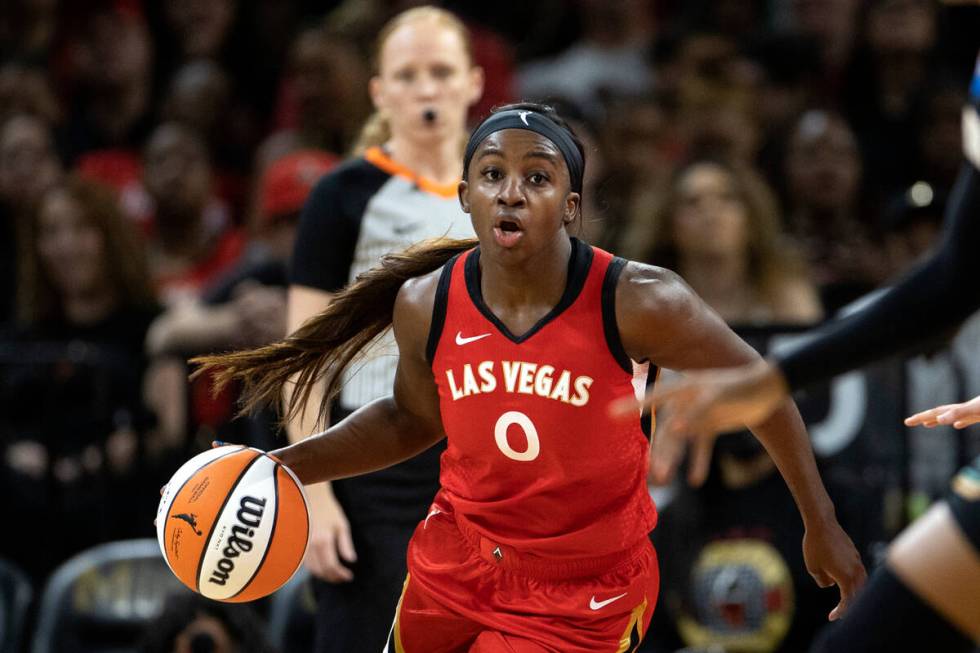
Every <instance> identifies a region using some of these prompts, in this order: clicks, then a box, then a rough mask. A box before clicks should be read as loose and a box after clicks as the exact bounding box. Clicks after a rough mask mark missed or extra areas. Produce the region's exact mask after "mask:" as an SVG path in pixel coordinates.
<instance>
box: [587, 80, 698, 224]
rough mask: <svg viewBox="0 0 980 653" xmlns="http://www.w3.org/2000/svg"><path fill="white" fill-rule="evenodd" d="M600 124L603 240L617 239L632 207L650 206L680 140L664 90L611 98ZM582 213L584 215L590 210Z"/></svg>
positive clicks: (671, 165) (678, 153) (678, 152)
mask: <svg viewBox="0 0 980 653" xmlns="http://www.w3.org/2000/svg"><path fill="white" fill-rule="evenodd" d="M599 124H600V125H601V127H600V133H601V138H600V140H601V143H602V147H603V150H604V154H605V157H604V162H605V174H604V179H603V180H602V182H601V183H602V188H603V189H604V191H605V192H604V196H603V199H605V201H606V206H605V207H604V208H605V220H606V222H607V224H606V227H605V231H606V235H607V236H606V237H607V238H608V242H613V243H617V242H620V241H621V239H622V238H623V234H624V230H625V229H627V228H628V223H629V217H630V215H632V214H633V213H634V211H636V210H639V209H638V208H634V207H639V206H649V203H650V201H651V198H650V196H649V194H650V190H651V189H655V188H660V187H662V186H663V185H664V184H665V183H666V182H667V178H668V177H669V175H670V172H671V170H673V168H674V165H675V162H676V159H677V157H679V156H681V154H682V151H683V148H684V143H683V142H682V140H681V138H680V137H679V135H678V134H677V130H675V129H673V125H674V106H673V102H672V100H671V99H670V98H669V97H668V96H667V95H666V94H664V93H647V94H644V95H640V96H625V97H617V98H614V99H613V100H612V101H611V102H610V105H609V108H608V119H607V120H605V121H603V122H601V123H599ZM589 165H590V166H591V165H592V161H591V159H590V160H589ZM583 215H584V216H585V217H586V219H588V217H589V213H583Z"/></svg>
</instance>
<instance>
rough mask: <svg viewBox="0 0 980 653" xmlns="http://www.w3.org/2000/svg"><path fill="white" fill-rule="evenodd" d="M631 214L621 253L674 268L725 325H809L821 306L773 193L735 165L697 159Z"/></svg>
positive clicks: (817, 314) (759, 179) (818, 316)
mask: <svg viewBox="0 0 980 653" xmlns="http://www.w3.org/2000/svg"><path fill="white" fill-rule="evenodd" d="M659 199H660V201H659V204H656V205H654V206H653V208H652V210H651V209H648V210H647V211H645V212H641V213H639V214H637V215H636V216H634V221H633V224H632V225H631V229H630V231H629V232H628V233H627V234H626V239H625V240H624V241H623V243H622V244H621V247H620V249H621V251H622V252H623V253H624V255H627V256H630V257H631V258H632V257H634V256H639V260H642V261H646V262H649V263H653V264H656V265H662V266H664V267H667V268H670V269H672V270H676V271H677V272H678V273H679V274H680V275H681V276H682V277H683V278H684V280H685V281H687V283H689V284H690V285H691V287H692V288H694V290H695V291H696V292H697V293H698V295H699V296H701V297H702V298H704V300H705V301H706V302H707V303H708V304H709V305H710V306H711V307H712V308H714V309H715V310H716V311H717V312H718V313H719V314H720V315H721V316H722V317H723V318H724V319H725V320H726V321H727V322H728V323H729V324H732V325H739V326H746V325H751V324H808V323H813V322H816V321H818V320H819V319H820V317H821V314H822V311H821V309H820V304H819V300H818V298H817V295H816V291H815V288H814V287H813V285H812V284H811V282H810V281H809V279H808V278H807V276H806V273H805V268H804V266H803V265H802V262H801V261H800V260H799V259H798V258H797V256H796V255H795V251H794V249H793V246H792V244H791V242H790V241H789V240H787V239H786V238H785V237H784V236H783V235H782V233H781V229H780V225H779V214H778V209H777V206H776V201H775V198H774V197H773V195H772V192H771V191H770V190H769V188H768V186H767V185H766V184H765V182H764V181H763V180H762V179H761V178H759V177H758V176H757V175H756V174H754V173H752V172H750V171H749V170H747V169H745V168H742V167H735V166H730V165H726V164H724V163H722V162H720V161H716V160H709V159H696V160H694V161H693V162H691V163H689V164H688V165H686V166H683V167H681V168H680V169H679V170H678V171H677V172H676V173H675V175H674V177H673V179H672V180H671V183H670V185H669V186H668V188H667V189H666V191H665V192H663V193H662V194H661V196H660V198H659Z"/></svg>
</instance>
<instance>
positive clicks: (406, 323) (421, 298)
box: [392, 267, 442, 355]
mask: <svg viewBox="0 0 980 653" xmlns="http://www.w3.org/2000/svg"><path fill="white" fill-rule="evenodd" d="M441 273H442V268H441V267H440V268H438V269H436V270H433V271H432V272H429V273H427V274H424V275H422V276H420V277H413V278H411V279H408V280H406V281H405V282H404V283H403V284H402V287H401V289H400V290H399V291H398V296H397V297H396V298H395V307H394V313H393V315H392V325H393V328H394V331H395V338H396V339H397V340H398V345H399V349H401V350H402V354H403V355H404V353H405V351H404V349H405V347H406V346H407V347H411V349H412V350H418V351H420V352H422V353H423V355H424V352H425V344H426V342H427V340H428V337H429V328H430V326H431V324H432V308H433V306H434V305H435V300H436V291H437V289H438V287H439V276H440V274H441Z"/></svg>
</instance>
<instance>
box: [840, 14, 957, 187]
mask: <svg viewBox="0 0 980 653" xmlns="http://www.w3.org/2000/svg"><path fill="white" fill-rule="evenodd" d="M863 12H864V14H863V17H862V25H861V30H862V32H863V34H862V42H861V43H860V45H859V51H858V52H857V53H856V56H855V61H854V63H853V64H852V66H851V69H850V71H849V79H848V89H847V95H846V101H845V102H844V103H843V104H844V106H845V113H846V115H847V117H848V118H849V120H850V122H851V124H852V125H853V126H854V131H855V133H856V134H857V135H858V138H859V141H860V144H861V149H862V152H863V154H864V160H865V162H866V163H867V165H868V174H867V177H868V179H869V180H870V182H871V183H870V184H869V186H870V187H872V188H883V189H884V190H885V192H886V193H891V192H895V191H897V190H898V189H900V188H903V187H905V186H906V185H908V184H910V183H912V182H913V181H915V176H914V175H915V171H916V170H919V169H920V167H919V165H918V160H917V152H916V148H917V145H918V143H917V139H916V138H915V134H916V131H915V128H916V120H915V119H916V107H917V104H918V103H919V102H920V101H921V100H920V98H923V99H924V97H923V94H924V92H925V91H926V89H927V87H928V85H929V81H930V79H932V78H934V77H935V76H936V75H937V74H939V72H940V69H941V67H940V66H939V61H938V57H937V54H938V53H937V52H936V45H937V41H936V39H937V38H938V34H939V31H938V27H939V26H938V12H939V3H936V2H932V0H873V1H871V2H867V3H864V7H863ZM957 151H958V150H957Z"/></svg>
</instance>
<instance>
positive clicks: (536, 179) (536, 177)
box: [527, 172, 548, 186]
mask: <svg viewBox="0 0 980 653" xmlns="http://www.w3.org/2000/svg"><path fill="white" fill-rule="evenodd" d="M527 179H528V181H530V182H531V183H532V184H533V185H535V186H540V185H541V184H544V183H547V182H548V175H546V174H543V173H541V172H535V173H533V174H532V175H531V176H530V177H528V178H527Z"/></svg>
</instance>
